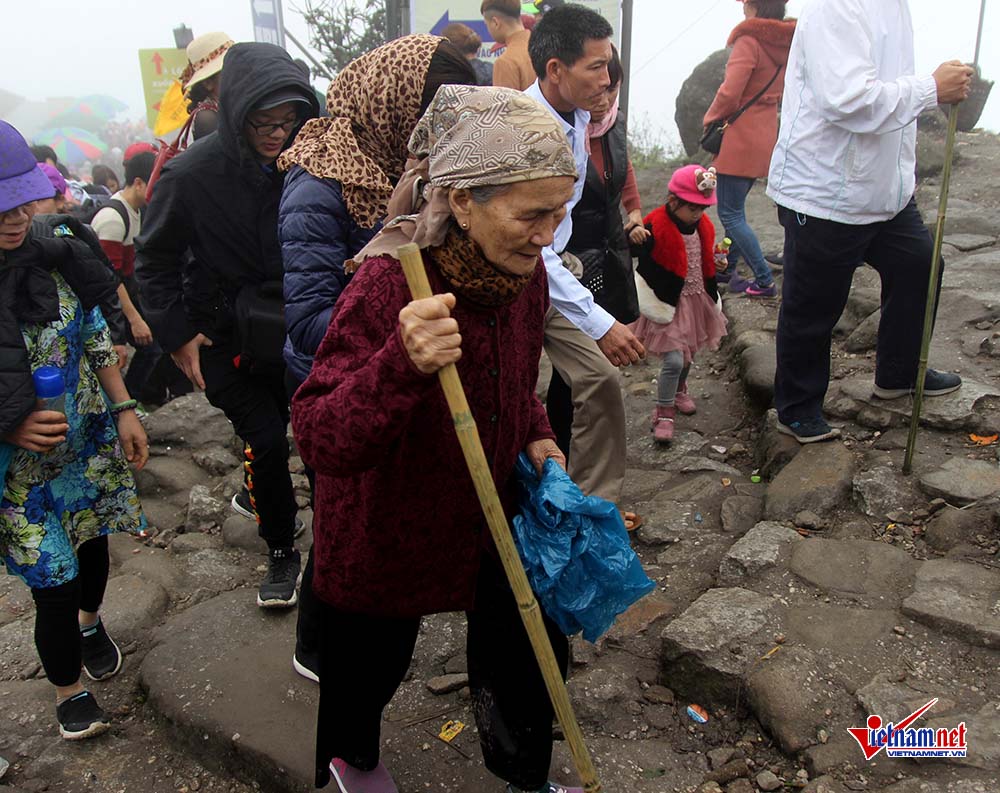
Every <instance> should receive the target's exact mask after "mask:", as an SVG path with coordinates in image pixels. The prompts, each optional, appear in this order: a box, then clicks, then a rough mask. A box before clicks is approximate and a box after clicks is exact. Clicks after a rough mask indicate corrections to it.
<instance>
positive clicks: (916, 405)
mask: <svg viewBox="0 0 1000 793" xmlns="http://www.w3.org/2000/svg"><path fill="white" fill-rule="evenodd" d="M985 17H986V0H982V5H981V6H980V7H979V32H978V33H977V34H976V56H975V58H974V59H973V62H972V68H973V71H974V72H975V73H976V74H978V73H979V50H980V47H981V45H982V40H983V20H984V18H985ZM957 132H958V104H957V103H956V104H954V105H952V106H951V110H949V111H948V138H947V140H946V142H945V149H944V171H943V172H942V173H941V198H940V200H939V201H938V216H937V225H936V227H935V230H934V252H933V254H932V255H933V258H932V259H931V274H930V279H929V282H928V286H927V307H926V309H925V311H924V335H923V339H922V341H921V344H920V361H919V363H918V365H917V382H916V389H915V391H914V394H913V415H912V416H911V417H910V434H909V437H908V438H907V440H906V454H905V456H904V457H903V473H904V474H907V475H909V473H910V472H911V471H912V470H913V455H914V453H915V452H916V448H917V431H918V430H919V429H920V411H921V410H922V409H923V406H924V378H925V377H926V376H927V358H928V356H929V355H930V349H931V336H933V334H934V315H935V313H936V312H937V284H938V278H939V277H940V273H941V246H942V245H943V244H944V221H945V216H946V215H947V213H948V192H949V190H950V189H951V166H952V160H953V159H954V154H955V136H956V134H957Z"/></svg>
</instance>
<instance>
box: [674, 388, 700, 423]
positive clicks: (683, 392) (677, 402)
mask: <svg viewBox="0 0 1000 793" xmlns="http://www.w3.org/2000/svg"><path fill="white" fill-rule="evenodd" d="M674 407H676V408H677V412H678V413H681V414H683V415H685V416H691V415H693V414H694V413H696V412H697V411H698V408H697V407H696V406H695V404H694V400H693V399H691V395H690V394H689V393H688V387H687V383H685V384H684V385H683V386H681V387H680V388H678V389H677V395H676V396H675V397H674Z"/></svg>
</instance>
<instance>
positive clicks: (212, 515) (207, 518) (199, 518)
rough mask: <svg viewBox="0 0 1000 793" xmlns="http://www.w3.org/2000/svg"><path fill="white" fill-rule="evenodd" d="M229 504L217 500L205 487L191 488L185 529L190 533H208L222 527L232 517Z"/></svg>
mask: <svg viewBox="0 0 1000 793" xmlns="http://www.w3.org/2000/svg"><path fill="white" fill-rule="evenodd" d="M230 514H232V513H231V510H230V506H229V504H227V503H226V502H225V501H223V500H222V499H219V498H216V497H215V496H213V495H212V493H211V491H210V490H209V489H208V488H207V487H205V485H195V486H194V487H192V488H191V494H190V496H189V500H188V510H187V516H186V518H185V520H184V528H185V529H186V530H187V531H189V532H198V531H208V530H209V529H214V528H216V527H218V526H221V525H222V524H223V523H224V522H225V521H226V518H228V517H229V516H230Z"/></svg>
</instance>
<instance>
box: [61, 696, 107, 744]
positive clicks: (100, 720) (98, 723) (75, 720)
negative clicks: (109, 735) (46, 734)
mask: <svg viewBox="0 0 1000 793" xmlns="http://www.w3.org/2000/svg"><path fill="white" fill-rule="evenodd" d="M56 719H57V720H58V721H59V734H60V735H62V737H63V738H65V739H66V740H67V741H79V740H82V739H83V738H92V737H94V736H95V735H100V734H101V733H102V732H107V731H108V729H110V727H111V720H110V719H109V718H108V714H106V713H105V712H104V711H103V710H101V706H100V705H98V704H97V700H96V699H94V695H93V694H91V693H90V692H89V691H83V692H81V693H80V694H77V695H76V696H75V697H70V698H69V699H67V700H65V701H64V702H60V703H59V704H58V705H56Z"/></svg>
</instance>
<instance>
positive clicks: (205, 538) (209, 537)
mask: <svg viewBox="0 0 1000 793" xmlns="http://www.w3.org/2000/svg"><path fill="white" fill-rule="evenodd" d="M221 548H222V537H220V536H219V535H218V534H202V533H201V532H197V533H195V534H179V535H177V537H175V538H174V540H173V542H171V543H170V550H171V551H172V552H173V553H175V554H177V555H184V554H189V553H197V552H198V551H204V550H220V549H221Z"/></svg>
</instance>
